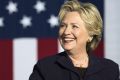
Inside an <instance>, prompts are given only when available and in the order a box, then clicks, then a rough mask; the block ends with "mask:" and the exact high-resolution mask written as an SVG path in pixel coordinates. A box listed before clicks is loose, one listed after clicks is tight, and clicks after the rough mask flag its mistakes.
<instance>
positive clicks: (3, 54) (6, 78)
mask: <svg viewBox="0 0 120 80" xmlns="http://www.w3.org/2000/svg"><path fill="white" fill-rule="evenodd" d="M12 58H13V57H12V41H11V40H0V80H13V65H12V64H13V59H12Z"/></svg>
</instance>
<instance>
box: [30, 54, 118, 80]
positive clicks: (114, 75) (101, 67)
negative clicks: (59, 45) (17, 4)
mask: <svg viewBox="0 0 120 80" xmlns="http://www.w3.org/2000/svg"><path fill="white" fill-rule="evenodd" d="M29 80H119V67H118V65H117V64H116V63H114V62H113V61H111V60H108V59H104V58H97V57H95V56H94V55H93V54H91V53H90V54H89V66H88V68H87V71H86V74H85V77H84V79H81V75H79V72H78V71H77V70H76V69H75V67H74V66H73V64H72V62H71V60H70V58H69V57H68V55H67V54H66V52H62V53H60V54H56V55H54V56H51V57H47V58H45V59H43V60H39V61H38V62H37V64H36V65H35V66H34V69H33V73H32V74H31V76H30V78H29Z"/></svg>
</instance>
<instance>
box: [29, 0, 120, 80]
mask: <svg viewBox="0 0 120 80" xmlns="http://www.w3.org/2000/svg"><path fill="white" fill-rule="evenodd" d="M59 21H60V29H59V41H60V43H61V45H62V47H63V48H64V50H65V51H64V52H62V53H60V54H56V55H54V56H50V57H47V58H45V59H42V60H39V61H38V63H37V64H36V65H35V67H34V70H33V73H32V74H31V76H30V78H29V80H119V68H118V65H117V64H116V63H115V62H113V61H111V60H108V59H104V58H103V59H101V58H97V57H95V56H94V55H93V53H92V51H93V50H94V49H95V48H96V47H97V45H98V43H99V42H100V40H101V36H102V29H103V27H102V19H101V16H100V13H99V11H98V10H97V8H96V7H95V6H94V5H93V4H91V3H80V2H78V1H77V0H70V1H66V2H65V3H64V4H63V5H62V7H61V9H60V12H59Z"/></svg>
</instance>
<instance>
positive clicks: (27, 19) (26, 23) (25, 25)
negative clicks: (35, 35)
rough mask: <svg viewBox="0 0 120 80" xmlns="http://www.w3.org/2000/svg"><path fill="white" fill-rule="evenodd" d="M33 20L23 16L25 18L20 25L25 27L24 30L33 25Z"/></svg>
mask: <svg viewBox="0 0 120 80" xmlns="http://www.w3.org/2000/svg"><path fill="white" fill-rule="evenodd" d="M31 20H32V18H31V17H28V16H23V18H22V19H21V20H20V23H21V24H22V25H23V27H24V28H26V27H28V26H29V27H30V26H31V25H32V23H31Z"/></svg>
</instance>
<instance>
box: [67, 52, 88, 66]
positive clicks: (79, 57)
mask: <svg viewBox="0 0 120 80" xmlns="http://www.w3.org/2000/svg"><path fill="white" fill-rule="evenodd" d="M67 53H68V56H69V57H70V59H71V60H72V62H73V64H74V66H75V67H85V68H87V67H88V62H89V58H88V54H87V52H86V51H79V53H71V52H69V51H68V52H67Z"/></svg>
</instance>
